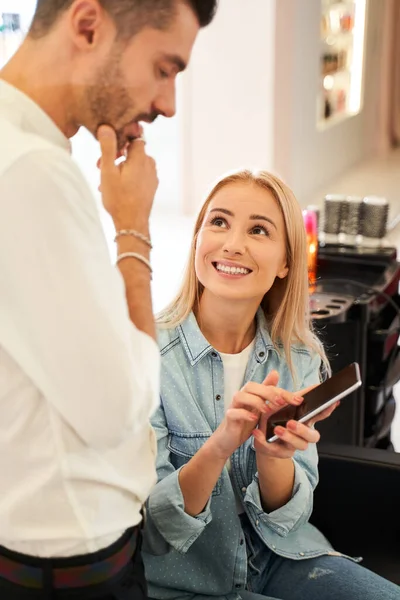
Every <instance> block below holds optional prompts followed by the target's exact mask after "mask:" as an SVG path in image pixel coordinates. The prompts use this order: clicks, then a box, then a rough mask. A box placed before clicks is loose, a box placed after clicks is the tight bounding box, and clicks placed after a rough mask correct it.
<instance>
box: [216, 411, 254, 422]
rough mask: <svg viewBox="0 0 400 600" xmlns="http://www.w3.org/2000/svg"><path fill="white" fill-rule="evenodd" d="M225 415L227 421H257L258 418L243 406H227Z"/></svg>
mask: <svg viewBox="0 0 400 600" xmlns="http://www.w3.org/2000/svg"><path fill="white" fill-rule="evenodd" d="M225 416H226V418H227V419H228V421H246V422H247V423H257V422H258V420H259V418H260V417H259V415H258V414H255V413H252V412H250V411H249V410H246V409H245V408H228V410H227V411H226V415H225Z"/></svg>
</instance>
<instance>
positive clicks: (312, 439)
mask: <svg viewBox="0 0 400 600" xmlns="http://www.w3.org/2000/svg"><path fill="white" fill-rule="evenodd" d="M286 428H287V429H288V430H289V431H290V432H291V433H294V434H295V435H297V436H299V437H301V438H302V439H303V440H305V441H306V442H307V443H309V444H316V443H317V442H319V440H320V437H321V436H320V433H319V432H318V431H317V430H316V429H312V428H311V427H310V426H309V425H305V424H304V423H299V422H298V421H288V423H287V424H286Z"/></svg>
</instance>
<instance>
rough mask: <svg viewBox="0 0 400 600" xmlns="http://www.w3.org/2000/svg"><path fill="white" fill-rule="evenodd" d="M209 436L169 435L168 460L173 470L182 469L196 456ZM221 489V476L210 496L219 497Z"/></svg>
mask: <svg viewBox="0 0 400 600" xmlns="http://www.w3.org/2000/svg"><path fill="white" fill-rule="evenodd" d="M209 437H210V435H209V434H187V435H185V434H182V433H179V434H177V433H170V435H169V440H168V450H169V452H170V460H171V463H172V464H173V466H174V467H175V469H179V468H180V467H183V465H185V464H186V463H188V462H189V460H190V459H191V458H192V457H193V456H194V455H195V454H196V452H197V451H198V450H200V448H201V447H202V446H203V444H205V442H206V441H207V440H208V439H209ZM221 489H222V475H221V476H220V477H219V479H218V481H217V483H216V485H215V487H214V489H213V492H212V495H213V496H219V495H220V493H221Z"/></svg>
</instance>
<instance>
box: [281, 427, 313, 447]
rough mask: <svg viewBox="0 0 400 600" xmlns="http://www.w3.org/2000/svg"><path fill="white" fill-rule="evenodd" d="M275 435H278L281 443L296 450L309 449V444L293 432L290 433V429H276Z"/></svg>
mask: <svg viewBox="0 0 400 600" xmlns="http://www.w3.org/2000/svg"><path fill="white" fill-rule="evenodd" d="M274 434H275V435H277V436H278V438H279V439H280V440H281V441H283V442H285V443H286V444H290V445H291V446H293V448H295V450H301V451H304V450H307V448H308V442H307V441H306V440H305V439H303V438H302V437H299V436H298V435H296V434H295V433H292V432H291V431H289V429H287V428H285V427H281V426H278V427H275V429H274Z"/></svg>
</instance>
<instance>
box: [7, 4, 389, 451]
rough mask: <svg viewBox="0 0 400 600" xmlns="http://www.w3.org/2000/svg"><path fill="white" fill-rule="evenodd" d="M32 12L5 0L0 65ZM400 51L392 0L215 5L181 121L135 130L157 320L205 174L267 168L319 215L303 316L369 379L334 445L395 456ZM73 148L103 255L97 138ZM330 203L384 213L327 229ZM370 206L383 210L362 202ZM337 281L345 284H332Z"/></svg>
mask: <svg viewBox="0 0 400 600" xmlns="http://www.w3.org/2000/svg"><path fill="white" fill-rule="evenodd" d="M35 4H36V2H35V0H0V64H1V63H4V61H5V60H7V59H8V58H9V57H10V56H11V55H12V53H13V52H14V51H15V49H16V48H17V47H18V45H19V44H20V42H21V40H22V39H23V37H24V35H25V33H26V31H27V29H28V27H29V23H30V20H31V18H32V14H33V11H34V8H35ZM399 58H400V2H399V1H398V0H342V1H338V0H220V9H219V12H218V13H217V17H216V19H215V21H214V22H213V23H212V24H211V25H210V26H209V27H208V28H207V29H206V30H204V31H202V33H201V35H200V37H199V39H198V42H197V44H196V46H195V50H194V54H193V59H192V62H191V65H190V68H189V69H188V71H187V72H186V73H184V74H183V75H182V76H180V79H179V81H178V87H177V105H178V111H177V116H176V117H174V118H173V119H169V120H167V119H163V118H159V119H158V120H157V121H156V122H155V123H154V124H153V125H151V126H148V127H146V136H147V139H148V146H147V147H148V152H149V154H151V155H153V156H154V158H155V159H156V161H157V165H158V172H159V178H160V186H159V190H158V192H157V197H156V201H155V205H154V209H153V214H152V219H151V230H152V237H153V240H154V250H153V256H152V262H153V267H154V278H153V298H154V309H155V311H158V310H159V309H161V308H162V307H163V306H164V305H165V304H166V303H167V302H168V301H169V300H170V299H171V298H172V296H173V294H174V292H175V291H176V289H177V285H178V283H179V281H180V279H181V276H182V271H183V268H184V265H185V263H186V258H187V254H188V248H189V242H190V239H191V235H192V227H193V223H194V218H195V215H196V213H197V210H198V208H199V205H200V204H201V202H202V200H203V199H204V198H205V196H206V194H207V191H208V190H209V189H210V187H211V186H212V185H213V183H214V182H215V181H216V179H218V178H219V177H221V176H222V175H223V174H225V173H226V172H227V171H231V170H234V169H238V168H241V167H253V168H263V169H267V170H271V171H273V172H275V173H276V174H278V175H280V176H281V177H282V178H283V179H284V180H285V181H286V182H287V183H288V184H289V185H290V186H291V187H292V189H293V190H294V192H295V194H296V196H297V198H298V200H299V202H300V204H301V205H302V207H303V208H304V209H306V208H307V207H310V205H312V207H313V208H312V210H313V211H314V212H315V213H316V214H317V220H318V223H319V231H318V232H317V235H318V240H319V246H320V249H319V251H318V260H319V263H320V266H319V268H318V269H319V270H317V279H316V286H314V288H313V289H312V291H313V298H312V302H314V304H313V305H312V307H313V314H314V316H315V319H316V324H317V326H318V327H319V328H320V330H321V332H322V335H323V336H324V335H325V338H326V343H327V344H328V347H329V348H332V352H331V355H332V360H333V365H334V370H337V369H338V368H339V366H340V357H342V362H343V361H345V362H346V361H347V363H348V362H349V361H350V360H357V361H358V362H360V364H361V366H362V371H363V379H364V380H365V382H366V388H365V390H366V391H365V390H364V392H363V396H362V398H361V396H357V397H356V396H355V397H354V402H353V404H352V405H350V403H349V406H351V411H352V412H351V413H349V414H348V415H347V417H346V415H345V413H344V411H342V412H341V417H340V418H341V419H345V420H346V419H347V422H348V421H349V420H351V427H349V428H348V430H347V429H346V427H344V426H343V423H342V430H343V432H344V433H343V440H342V441H343V442H344V443H351V444H362V445H367V446H368V445H369V446H371V447H375V446H376V447H382V448H388V449H393V448H396V449H397V450H399V451H400V415H399V411H398V412H397V415H395V407H396V396H397V394H398V392H397V388H396V382H397V381H398V379H399V377H400V357H399V356H398V333H399V324H400V319H399V310H398V308H397V309H396V307H398V305H399V304H400V303H399V302H398V283H399V277H400V275H399V269H398V263H397V259H396V251H397V249H398V248H399V247H400V225H399V226H398V223H400V149H399V148H398V145H399V143H400V60H399ZM73 155H74V158H75V160H76V161H77V162H78V164H79V165H80V167H81V168H82V170H83V171H84V173H85V175H86V177H87V179H88V181H89V183H90V185H91V187H92V189H93V192H94V194H95V196H96V198H97V201H98V204H99V210H100V211H101V215H102V222H103V225H104V230H105V234H106V237H107V241H108V243H109V248H110V255H111V257H112V259H114V258H115V248H114V243H113V236H114V231H113V227H112V225H111V223H110V221H109V219H108V217H107V215H106V214H104V212H103V211H102V209H101V201H100V197H99V194H98V191H97V188H98V184H99V173H98V171H97V169H96V161H97V159H98V157H99V148H98V144H97V142H96V141H95V140H94V139H93V138H92V137H91V136H90V135H89V134H88V133H87V132H85V131H81V132H80V133H79V134H78V135H77V136H76V137H75V138H74V139H73ZM327 195H335V196H334V197H332V196H331V200H332V199H333V201H334V202H333V203H332V202H330V203H329V202H328V203H329V207H330V210H331V209H332V207H335V206H336V208H337V207H339V205H340V206H341V208H340V210H342V209H343V207H344V208H346V210H347V211H348V206H350V204H351V202H352V201H353V200H354V199H359V200H361V201H362V206H363V207H365V206H366V207H367V208H368V210H369V207H370V206H371V204H372V205H373V207H376V205H378V208H379V206H384V209H383V212H382V211H380V213H378V212H376V213H374V212H370V213H368V214H369V217H368V215H367V213H365V214H366V215H367V217H368V218H366V219H364V222H365V221H367V220H370V221H371V220H372V221H374V222H378V221H379V219H381V220H382V219H383V220H384V228H383V230H382V231H381V233H378V234H376V235H375V234H374V233H373V234H371V233H368V234H367V233H366V231H364V232H363V231H362V227H361V225H359V224H357V223H358V221H357V223H356V226H355V229H354V227H353V229H354V231H350V230H349V229H347V230H346V227H347V226H348V222H347V225H345V226H343V227H342V229H341V226H340V225H338V227H337V228H336V230H335V228H332V223H328V221H327V219H326V215H325V225H324V224H323V223H324V221H323V219H324V208H325V209H326V207H327V200H326V196H327ZM371 197H372V198H378V201H375V200H372V201H371V200H370V202H369V205H368V202H367V203H365V202H364V200H363V199H365V198H371ZM349 198H350V199H353V200H349ZM338 199H339V200H338ZM328 201H329V198H328ZM335 202H336V204H335ZM349 202H350V204H349ZM357 202H358V201H357V200H356V204H357ZM367 205H368V206H367ZM357 206H358V204H357ZM332 210H333V209H332ZM335 210H336V209H335ZM338 210H339V208H338ZM357 210H358V209H357ZM371 210H372V209H371ZM374 210H375V208H374ZM376 210H377V211H378V209H376ZM325 212H326V210H325ZM346 214H347V213H346ZM332 215H333V213H332ZM371 215H372V216H371ZM382 215H383V216H382ZM332 218H336V220H337V214H336V217H335V215H333V217H332ZM339 220H340V219H339ZM360 222H361V221H360ZM357 227H359V228H358V229H357ZM360 227H361V229H360ZM346 231H347V233H346ZM332 232H333V233H332ZM346 235H347V237H346ZM329 236H331V237H330V238H329ZM332 236H333V237H332ZM343 236H344V237H343ZM328 238H329V239H328ZM375 238H376V239H375ZM371 239H372V242H371ZM318 240H317V246H318ZM368 240H369V242H371V243H369V242H368ZM346 265H347V266H346ZM371 273H373V276H372V275H371ZM339 275H340V277H344V278H345V279H346V278H347V280H348V282H347V283H345V284H343V282H342V283H340V282H337V280H338V279H340V277H339ZM329 278H330V280H331V281H330V284H329V285H327V284H326V285H325V284H324V282H326V281H327V279H329ZM354 279H356V280H357V281H356V283H354ZM335 281H336V284H335ZM351 281H353V287H351V283H350V282H351ZM356 284H357V285H358V286H361V287H359V289H358V288H357V289H355V287H354V286H355V285H356ZM335 285H336V287H335ZM362 286H364V288H362ZM356 287H357V286H356ZM339 291H340V297H338V295H339ZM388 298H389V300H388ZM327 307H328V308H327ZM329 307H330V308H329ZM385 311H386V312H385ZM341 328H342V329H341ZM338 332H340V336H339V338H338V337H337V336H338V335H339V334H338ZM377 332H378V333H377ZM382 332H384V333H382ZM379 335H380V337H379ZM335 336H336V337H335ZM349 340H350V341H351V343H350V346H351V350H350V351H349ZM388 340H390V344H389V343H388ZM375 363H376V364H378V363H379V367H376V368H372V366H371V365H372V364H375ZM343 366H344V365H343ZM349 410H350V409H349ZM343 415H344V416H343ZM360 424H361V425H360ZM357 427H358V429H357ZM360 427H361V429H360ZM336 431H337V429H336ZM326 435H327V436H328V440H329V432H326Z"/></svg>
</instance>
